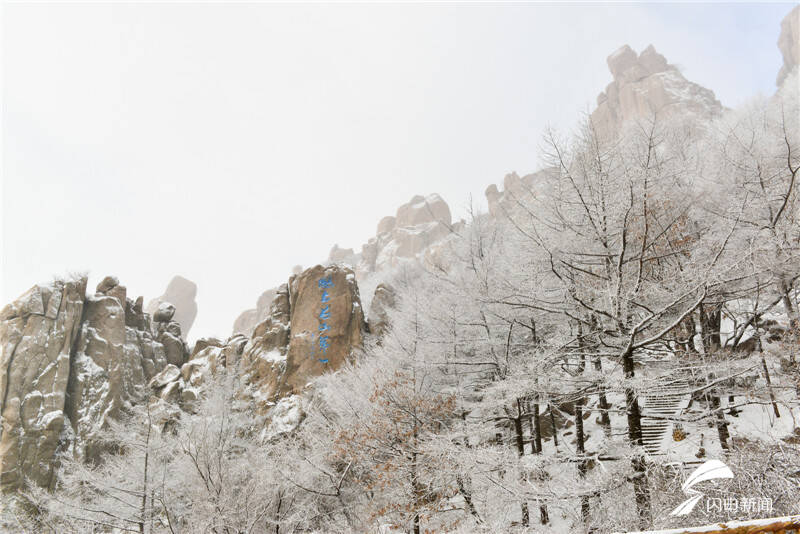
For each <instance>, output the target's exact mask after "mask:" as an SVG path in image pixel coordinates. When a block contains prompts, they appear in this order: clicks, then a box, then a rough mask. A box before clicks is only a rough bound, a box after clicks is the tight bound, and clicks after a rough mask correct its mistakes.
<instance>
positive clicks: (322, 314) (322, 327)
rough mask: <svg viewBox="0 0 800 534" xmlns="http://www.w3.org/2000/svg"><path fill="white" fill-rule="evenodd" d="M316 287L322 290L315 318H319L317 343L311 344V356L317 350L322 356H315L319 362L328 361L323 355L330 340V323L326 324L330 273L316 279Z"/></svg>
mask: <svg viewBox="0 0 800 534" xmlns="http://www.w3.org/2000/svg"><path fill="white" fill-rule="evenodd" d="M317 287H318V288H319V289H320V290H321V291H322V293H321V295H320V299H319V300H320V304H321V306H320V311H319V315H318V316H317V318H318V319H319V329H318V330H319V333H318V335H317V343H316V344H314V345H312V349H311V350H312V353H311V357H312V358H313V357H315V356H314V350H315V349H316V350H318V351H319V352H318V355H319V356H322V357H321V358H319V357H318V358H317V359H318V360H319V361H320V362H321V363H328V358H326V357H325V356H326V355H327V353H328V349H329V348H330V346H331V340H330V337H329V336H328V333H329V332H330V330H331V327H330V325H329V324H328V320H329V319H330V318H331V305H330V301H331V295H330V293H328V290H329V289H331V288H333V280H332V278H331V276H330V275H328V276H327V277H325V278H320V279H319V280H318V281H317Z"/></svg>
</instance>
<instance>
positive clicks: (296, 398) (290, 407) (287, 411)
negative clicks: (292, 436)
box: [262, 395, 305, 440]
mask: <svg viewBox="0 0 800 534" xmlns="http://www.w3.org/2000/svg"><path fill="white" fill-rule="evenodd" d="M268 416H269V418H270V422H269V425H268V426H267V427H266V428H265V429H264V431H263V433H262V438H263V439H266V440H269V439H271V438H273V437H275V436H278V435H280V434H286V433H287V432H291V431H292V430H294V429H295V428H297V427H298V426H299V425H300V423H301V422H302V420H303V418H304V417H305V412H304V411H303V398H302V397H301V396H300V395H290V396H289V397H286V398H283V399H281V400H279V401H278V402H277V404H275V406H274V407H273V408H272V409H271V410H270V411H269V413H268Z"/></svg>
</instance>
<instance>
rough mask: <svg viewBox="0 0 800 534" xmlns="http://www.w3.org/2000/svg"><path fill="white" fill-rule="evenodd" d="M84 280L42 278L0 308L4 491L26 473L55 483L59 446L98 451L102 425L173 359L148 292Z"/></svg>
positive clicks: (91, 454)
mask: <svg viewBox="0 0 800 534" xmlns="http://www.w3.org/2000/svg"><path fill="white" fill-rule="evenodd" d="M86 284H87V278H86V277H85V276H83V277H79V278H76V279H71V280H56V281H54V282H53V283H51V284H48V285H37V286H34V287H33V288H31V289H30V290H29V291H28V292H26V293H25V294H24V295H22V296H21V297H20V298H19V299H17V300H16V301H14V302H12V303H11V304H9V305H8V306H6V307H5V308H4V309H3V310H2V312H0V346H2V365H1V366H0V369H2V370H0V400H2V404H1V405H0V413H2V416H3V426H2V430H0V489H1V490H2V491H3V492H12V491H16V490H18V489H19V488H20V487H22V486H23V485H24V479H25V477H28V478H29V479H31V480H32V481H33V482H35V483H36V484H38V485H41V486H45V487H49V486H51V485H52V483H53V474H54V470H55V468H56V464H57V457H58V453H60V452H64V453H67V452H71V453H72V454H74V455H75V456H76V457H78V458H84V459H87V460H88V459H96V458H97V457H98V455H99V454H100V452H102V449H101V448H99V447H98V441H97V440H96V439H95V438H96V436H97V433H98V432H99V431H100V430H102V429H103V428H104V427H105V426H106V425H107V423H108V421H109V420H110V419H111V418H114V417H115V416H116V415H118V414H119V413H120V410H123V409H125V408H126V407H129V406H131V405H132V404H136V403H138V402H140V401H141V400H142V399H143V398H144V397H145V396H146V395H147V393H148V390H147V388H146V384H147V381H148V380H149V379H150V378H152V377H153V376H154V375H156V374H157V373H159V372H160V371H161V370H162V369H163V368H164V366H165V365H166V364H167V362H166V351H165V349H164V345H163V344H162V343H160V342H159V341H157V340H156V339H155V337H154V335H153V332H152V331H151V321H150V317H149V315H148V314H146V313H144V311H143V310H142V303H143V300H144V299H143V298H142V297H139V298H138V299H136V300H135V301H134V300H132V299H129V298H127V290H126V288H125V287H124V286H122V285H120V284H119V281H118V280H117V279H116V278H114V277H106V278H104V279H103V280H102V281H101V282H100V283H99V284H98V286H97V289H96V292H95V293H94V295H90V296H87V295H86ZM174 325H175V326H177V323H174ZM171 330H172V331H173V332H176V334H177V338H178V339H180V330H177V331H176V330H175V327H174V326H173V327H171ZM181 343H182V341H181Z"/></svg>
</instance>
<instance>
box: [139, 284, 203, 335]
mask: <svg viewBox="0 0 800 534" xmlns="http://www.w3.org/2000/svg"><path fill="white" fill-rule="evenodd" d="M196 297H197V284H195V283H194V282H192V281H191V280H187V279H186V278H184V277H182V276H175V277H174V278H173V279H172V280H170V282H169V284H168V285H167V289H166V291H164V294H163V295H161V296H160V297H158V298H155V299H153V300H151V301H150V302H149V303H148V304H147V312H148V313H150V314H153V315H155V313H156V311H157V310H158V309H159V306H160V305H161V303H162V302H169V303H171V304H173V305H174V306H175V312H174V319H175V321H176V322H177V323H178V324H179V325H180V327H181V332H182V335H183V338H184V339H186V336H188V335H189V331H190V330H191V328H192V325H193V324H194V319H195V317H197V302H196V301H195V298H196Z"/></svg>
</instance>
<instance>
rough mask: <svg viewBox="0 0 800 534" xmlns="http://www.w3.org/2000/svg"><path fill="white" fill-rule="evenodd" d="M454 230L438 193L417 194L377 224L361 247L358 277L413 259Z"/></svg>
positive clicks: (445, 205)
mask: <svg viewBox="0 0 800 534" xmlns="http://www.w3.org/2000/svg"><path fill="white" fill-rule="evenodd" d="M453 231H454V229H453V221H452V216H451V214H450V208H449V207H448V205H447V203H446V202H445V201H444V200H442V197H440V196H439V195H437V194H435V193H434V194H432V195H428V196H427V197H422V196H420V195H417V196H415V197H413V198H412V199H411V200H410V201H409V202H408V203H406V204H403V205H402V206H400V207H399V208H398V209H397V213H396V214H395V216H394V217H391V216H390V217H384V218H383V219H381V220H380V222H379V223H378V228H377V233H376V236H375V237H373V238H371V239H370V240H369V241H368V242H367V243H365V244H364V245H363V247H362V248H361V254H360V258H358V259H359V262H358V266H357V270H358V274H359V277H361V276H363V275H365V274H368V273H372V272H375V271H381V270H384V269H388V268H391V267H394V266H395V265H397V264H398V263H399V261H400V260H402V259H414V258H417V257H418V256H419V255H421V254H422V253H423V252H424V251H425V250H426V249H427V248H428V247H430V246H431V245H433V244H434V243H437V242H439V241H441V240H442V239H444V238H445V237H447V236H448V235H450V234H451V233H452V232H453Z"/></svg>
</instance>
